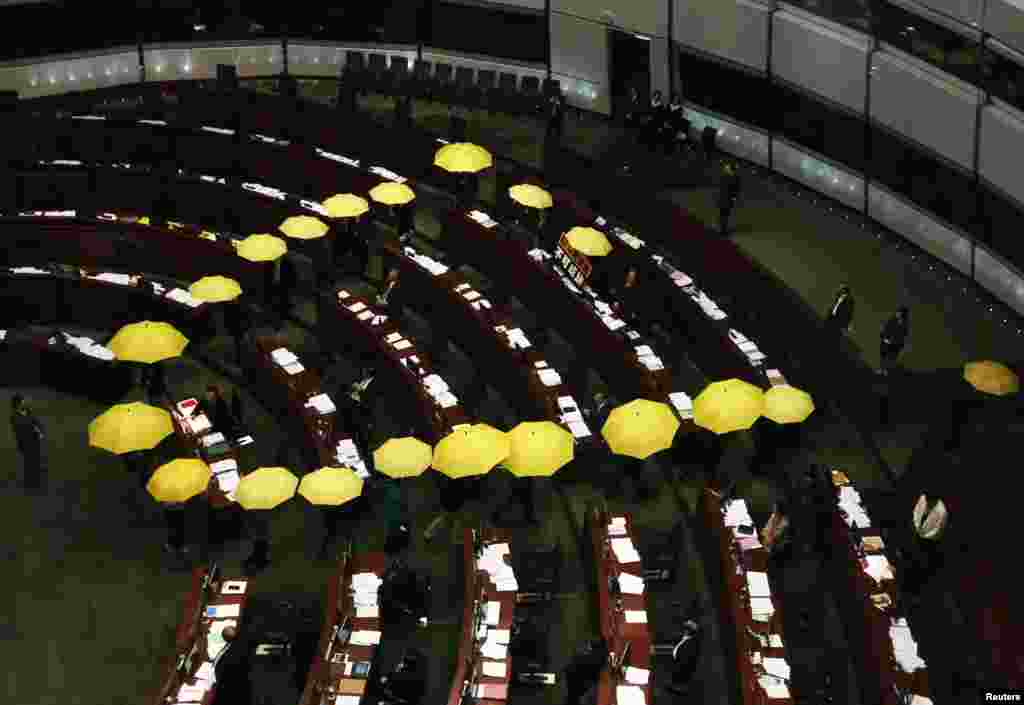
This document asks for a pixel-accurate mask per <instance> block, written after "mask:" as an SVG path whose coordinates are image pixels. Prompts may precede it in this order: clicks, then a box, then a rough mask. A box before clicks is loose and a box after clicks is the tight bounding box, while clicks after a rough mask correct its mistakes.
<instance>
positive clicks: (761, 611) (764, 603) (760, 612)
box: [750, 597, 775, 622]
mask: <svg viewBox="0 0 1024 705" xmlns="http://www.w3.org/2000/svg"><path fill="white" fill-rule="evenodd" d="M773 614H775V605H774V604H772V598H770V597H751V598H750V616H751V617H753V618H754V620H755V621H757V622H768V621H769V620H771V618H772V615H773Z"/></svg>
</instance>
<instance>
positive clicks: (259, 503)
mask: <svg viewBox="0 0 1024 705" xmlns="http://www.w3.org/2000/svg"><path fill="white" fill-rule="evenodd" d="M298 486H299V478H297V477H295V475H293V474H292V473H291V471H290V470H288V469H287V468H259V469H258V470H254V471H253V472H251V473H249V474H248V475H246V476H245V477H243V478H242V480H241V482H239V483H238V489H236V490H235V498H236V499H237V500H238V503H239V504H241V505H242V507H243V508H244V509H273V508H274V507H276V506H277V505H279V504H281V503H282V502H287V501H288V500H289V499H291V498H292V497H294V496H295V489H296V488H297V487H298Z"/></svg>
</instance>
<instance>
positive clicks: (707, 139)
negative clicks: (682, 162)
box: [700, 125, 718, 164]
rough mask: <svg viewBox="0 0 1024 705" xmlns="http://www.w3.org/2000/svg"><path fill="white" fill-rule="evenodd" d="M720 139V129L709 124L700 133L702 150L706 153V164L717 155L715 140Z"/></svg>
mask: <svg viewBox="0 0 1024 705" xmlns="http://www.w3.org/2000/svg"><path fill="white" fill-rule="evenodd" d="M717 140H718V130H717V129H715V128H714V127H712V126H711V125H707V126H705V127H704V129H703V130H701V133H700V146H701V151H702V152H703V153H704V162H705V164H710V163H711V159H712V158H713V157H714V156H715V142H716V141H717Z"/></svg>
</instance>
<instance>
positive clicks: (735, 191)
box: [718, 162, 740, 235]
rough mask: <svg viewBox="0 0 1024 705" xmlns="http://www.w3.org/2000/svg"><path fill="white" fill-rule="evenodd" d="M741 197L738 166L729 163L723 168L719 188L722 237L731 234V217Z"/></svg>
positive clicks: (720, 231)
mask: <svg viewBox="0 0 1024 705" xmlns="http://www.w3.org/2000/svg"><path fill="white" fill-rule="evenodd" d="M739 195H740V177H739V174H737V173H736V166H735V165H734V164H733V163H732V162H727V163H726V164H725V166H724V167H723V168H722V181H721V183H720V184H719V186H718V214H719V217H718V232H719V233H720V234H722V235H727V234H728V232H729V217H730V216H731V215H732V212H733V209H735V208H736V200H737V199H738V198H739Z"/></svg>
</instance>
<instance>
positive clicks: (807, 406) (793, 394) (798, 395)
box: [764, 384, 814, 423]
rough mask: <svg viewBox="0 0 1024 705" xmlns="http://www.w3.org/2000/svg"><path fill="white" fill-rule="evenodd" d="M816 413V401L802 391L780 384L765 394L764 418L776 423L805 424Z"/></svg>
mask: <svg viewBox="0 0 1024 705" xmlns="http://www.w3.org/2000/svg"><path fill="white" fill-rule="evenodd" d="M813 411H814V400H813V399H811V395H810V394H808V393H807V392H805V391H803V390H802V389H797V388H796V387H791V386H789V385H788V384H779V385H776V386H774V387H772V388H771V389H769V390H768V391H767V392H765V393H764V416H765V417H766V418H769V419H771V420H772V421H774V422H775V423H803V422H804V421H805V420H806V419H807V417H808V416H810V415H811V413H812V412H813Z"/></svg>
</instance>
